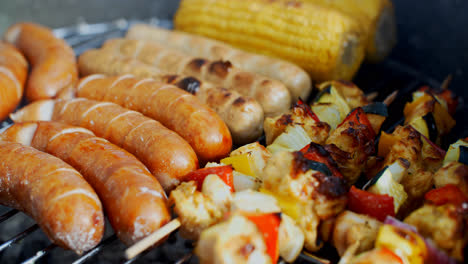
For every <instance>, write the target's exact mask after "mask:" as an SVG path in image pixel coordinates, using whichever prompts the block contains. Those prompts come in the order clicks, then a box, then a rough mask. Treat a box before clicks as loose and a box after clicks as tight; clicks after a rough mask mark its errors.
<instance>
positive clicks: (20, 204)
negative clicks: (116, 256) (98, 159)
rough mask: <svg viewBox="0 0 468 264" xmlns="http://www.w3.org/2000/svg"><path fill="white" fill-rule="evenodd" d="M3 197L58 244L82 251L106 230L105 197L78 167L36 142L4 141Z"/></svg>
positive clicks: (0, 164)
mask: <svg viewBox="0 0 468 264" xmlns="http://www.w3.org/2000/svg"><path fill="white" fill-rule="evenodd" d="M0 159H1V160H2V162H0V203H1V204H3V205H6V206H9V207H13V208H17V209H18V210H21V211H24V212H25V213H27V214H28V215H29V216H31V217H32V218H33V219H34V220H36V222H37V223H38V225H39V226H40V227H41V228H42V230H44V232H45V233H46V234H47V236H48V237H49V238H50V240H52V242H54V243H56V244H57V245H59V246H62V247H64V248H67V249H71V250H73V251H75V252H76V253H78V254H81V253H82V252H84V251H86V250H89V249H91V248H93V247H95V246H96V245H97V244H98V243H99V241H101V238H102V235H103V231H104V215H103V213H102V206H101V202H100V201H99V198H98V196H97V195H96V193H95V192H94V191H93V189H92V188H91V186H89V184H88V183H87V182H86V181H85V179H83V177H82V176H81V175H80V173H79V172H77V171H76V170H75V169H73V168H72V167H71V166H70V165H68V164H66V163H65V162H63V161H61V160H60V159H58V158H56V157H54V156H51V155H49V154H47V153H43V152H41V151H38V150H36V149H34V148H32V147H28V146H24V145H21V144H18V143H14V142H7V141H0Z"/></svg>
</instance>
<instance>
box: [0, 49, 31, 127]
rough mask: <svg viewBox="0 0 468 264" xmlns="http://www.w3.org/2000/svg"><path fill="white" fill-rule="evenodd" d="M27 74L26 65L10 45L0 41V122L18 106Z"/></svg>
mask: <svg viewBox="0 0 468 264" xmlns="http://www.w3.org/2000/svg"><path fill="white" fill-rule="evenodd" d="M27 74H28V63H27V61H26V59H25V58H24V57H23V55H22V54H21V53H20V52H19V51H18V50H17V49H16V48H15V47H14V46H12V45H10V44H7V43H5V42H2V41H0V102H2V103H1V104H0V120H3V119H5V118H6V117H7V116H8V114H10V113H11V112H13V111H14V110H15V108H16V106H18V103H19V102H20V101H21V97H22V96H23V87H24V83H25V81H26V76H27Z"/></svg>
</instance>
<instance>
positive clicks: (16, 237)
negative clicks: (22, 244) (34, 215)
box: [0, 224, 39, 252]
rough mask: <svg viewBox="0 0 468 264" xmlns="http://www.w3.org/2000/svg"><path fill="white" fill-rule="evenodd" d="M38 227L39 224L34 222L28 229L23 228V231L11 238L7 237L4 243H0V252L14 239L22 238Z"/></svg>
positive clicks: (13, 241)
mask: <svg viewBox="0 0 468 264" xmlns="http://www.w3.org/2000/svg"><path fill="white" fill-rule="evenodd" d="M37 229H39V226H38V225H37V224H34V225H33V226H31V227H29V228H28V229H26V230H24V231H23V232H21V233H19V234H17V235H16V236H14V237H13V238H11V239H9V240H8V241H6V242H5V243H3V244H1V245H0V252H2V251H3V250H5V249H6V248H8V247H9V246H10V245H11V244H13V243H15V242H16V241H18V240H20V239H22V238H24V237H25V236H27V235H29V234H31V233H32V232H34V231H36V230H37Z"/></svg>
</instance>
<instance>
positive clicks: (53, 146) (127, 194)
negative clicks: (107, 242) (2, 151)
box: [0, 121, 170, 244]
mask: <svg viewBox="0 0 468 264" xmlns="http://www.w3.org/2000/svg"><path fill="white" fill-rule="evenodd" d="M0 137H1V138H2V139H6V140H8V141H15V142H19V143H22V144H25V145H27V144H29V145H30V146H32V147H34V148H36V149H38V150H40V151H44V152H47V153H49V154H51V155H54V156H56V157H58V158H60V159H62V160H63V161H65V162H67V163H68V164H70V165H72V166H73V167H74V168H76V169H77V170H78V171H80V172H81V173H82V175H83V177H84V178H85V179H86V181H88V183H89V184H90V185H91V186H92V187H93V188H94V190H95V191H96V192H97V194H98V195H99V198H100V199H101V201H102V203H103V205H104V209H105V211H106V215H107V217H108V218H109V221H110V223H111V225H112V228H113V229H114V231H115V232H116V234H117V236H118V237H119V238H120V239H121V240H122V241H124V242H125V243H126V244H132V243H134V242H136V241H138V240H140V239H141V238H143V237H145V236H147V235H149V234H150V233H152V232H154V231H156V230H158V229H159V228H160V227H161V226H162V225H164V224H165V223H167V222H168V221H169V220H170V215H169V211H168V209H167V207H166V195H165V193H164V191H163V189H162V187H161V185H160V184H159V182H158V181H157V180H156V179H155V178H154V177H153V175H151V173H150V172H149V171H148V169H147V168H146V167H145V166H144V165H143V164H142V163H141V162H140V161H139V160H137V159H136V158H135V157H134V156H133V155H132V154H130V153H128V152H127V151H125V150H123V149H121V148H119V147H117V146H115V145H114V144H111V143H110V142H108V141H107V140H105V139H102V138H99V137H96V136H94V134H93V133H92V132H91V131H89V130H87V129H84V128H81V127H74V126H69V125H66V124H63V123H57V122H46V121H38V122H26V123H16V124H14V125H12V126H11V127H9V128H8V129H7V130H5V131H4V132H3V133H2V134H1V135H0Z"/></svg>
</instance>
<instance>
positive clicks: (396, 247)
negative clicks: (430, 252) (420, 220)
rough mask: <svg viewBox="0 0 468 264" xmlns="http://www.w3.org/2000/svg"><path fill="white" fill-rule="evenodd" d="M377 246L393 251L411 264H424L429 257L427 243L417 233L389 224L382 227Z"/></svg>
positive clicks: (376, 242)
mask: <svg viewBox="0 0 468 264" xmlns="http://www.w3.org/2000/svg"><path fill="white" fill-rule="evenodd" d="M375 246H376V247H377V248H387V249H388V250H391V251H392V252H394V253H396V254H397V255H398V256H399V257H401V258H402V259H404V260H406V263H409V264H423V263H424V260H425V258H426V256H427V248H426V243H425V242H424V240H423V239H422V238H421V237H420V236H419V235H418V234H417V233H415V232H413V231H410V230H406V229H403V228H399V227H396V226H392V225H387V224H385V225H383V226H381V227H380V229H379V233H378V234H377V238H376V240H375Z"/></svg>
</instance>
